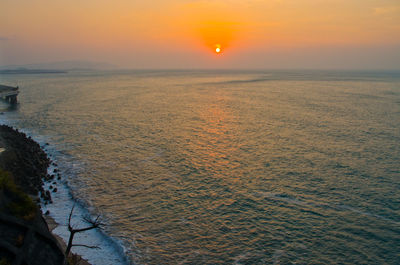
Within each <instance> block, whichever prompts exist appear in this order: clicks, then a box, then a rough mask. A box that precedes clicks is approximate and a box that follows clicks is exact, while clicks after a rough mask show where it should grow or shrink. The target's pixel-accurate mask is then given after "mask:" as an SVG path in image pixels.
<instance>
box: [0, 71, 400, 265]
mask: <svg viewBox="0 0 400 265" xmlns="http://www.w3.org/2000/svg"><path fill="white" fill-rule="evenodd" d="M0 81H1V83H5V84H10V85H15V84H18V85H19V87H20V90H21V93H20V95H19V102H20V104H19V106H18V107H17V108H16V109H9V108H8V107H7V105H6V104H4V103H2V104H3V105H2V109H3V110H2V112H6V113H5V114H4V115H2V116H1V117H0V118H1V119H2V120H4V121H5V122H6V123H7V124H10V125H13V126H16V127H18V128H21V129H23V130H24V131H25V132H28V133H30V134H31V135H32V136H33V137H34V138H35V139H37V140H39V141H41V142H42V143H45V142H48V143H49V146H48V147H47V149H48V152H50V153H51V155H52V156H53V158H54V159H55V160H56V162H57V163H58V168H59V169H60V171H61V174H62V175H63V178H64V179H67V181H68V188H70V190H71V195H72V196H73V197H74V198H75V199H77V200H78V201H80V202H81V205H82V206H84V207H86V208H87V209H89V210H90V211H91V212H92V213H100V214H102V215H103V216H104V217H105V218H106V221H107V223H108V226H107V227H106V230H105V232H106V233H107V235H108V236H111V237H112V238H113V239H114V241H110V242H113V243H107V244H106V246H105V249H108V250H109V251H110V253H118V251H119V249H120V248H119V247H118V246H123V248H124V250H125V252H126V255H127V257H128V259H129V262H134V263H137V264H294V263H296V264H317V263H318V264H399V263H400V256H399V254H398V253H400V207H399V205H400V193H399V190H400V189H399V188H400V169H399V161H400V74H399V73H389V72H333V71H331V72H328V71H292V72H283V71H272V72H271V71H125V72H122V71H120V72H70V73H67V74H48V75H47V74H38V75H1V76H0ZM57 194H59V195H55V196H59V199H58V200H57V199H55V206H54V207H55V210H54V211H55V212H54V214H55V215H57V216H59V217H58V218H59V219H61V220H62V218H63V217H62V215H64V216H66V215H67V214H68V207H62V205H63V203H64V202H65V200H66V199H67V197H69V196H70V194H69V193H68V190H64V191H63V190H59V191H58V192H57ZM63 194H64V195H63ZM57 205H58V206H57ZM57 207H58V212H57V210H56V209H57ZM82 211H85V210H84V208H82ZM88 237H89V239H87V240H88V241H89V242H91V240H92V238H94V237H96V236H93V237H91V235H88ZM98 238H100V242H101V241H102V240H101V238H102V236H100V237H98ZM103 238H105V237H104V235H103ZM99 244H101V243H99ZM81 251H82V252H85V251H87V250H85V249H83V250H81ZM105 253H107V252H104V251H99V250H97V254H93V255H94V256H96V255H97V256H98V257H97V259H95V260H96V261H95V262H96V264H101V263H102V262H103V263H104V264H109V261H107V259H106V257H105V256H108V254H105ZM102 255H103V257H102ZM114 261H115V263H118V262H120V263H123V262H124V261H123V258H118V257H116V258H114Z"/></svg>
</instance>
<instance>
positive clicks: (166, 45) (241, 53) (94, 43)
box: [0, 0, 400, 68]
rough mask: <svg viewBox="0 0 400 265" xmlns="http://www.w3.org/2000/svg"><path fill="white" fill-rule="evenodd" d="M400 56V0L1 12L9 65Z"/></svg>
mask: <svg viewBox="0 0 400 265" xmlns="http://www.w3.org/2000/svg"><path fill="white" fill-rule="evenodd" d="M217 44H219V45H221V48H222V51H223V54H222V55H221V56H216V54H215V53H214V52H213V51H214V50H215V45H217ZM399 54H400V2H399V1H398V0H362V1H361V0H269V1H263V0H247V1H245V0H219V1H218V0H214V1H211V0H210V1H196V0H169V1H167V0H153V1H133V0H115V1H109V0H83V1H75V0H69V1H66V0H56V1H55V0H2V3H1V9H0V65H5V64H24V63H36V62H50V61H63V60H89V61H106V62H110V63H112V64H115V65H117V66H120V67H134V68H185V67H191V68H213V67H214V68H220V67H223V68H240V67H244V68H297V67H302V66H304V67H307V68H313V67H317V68H319V67H325V68H330V67H332V68H340V67H341V66H343V67H346V66H350V67H354V68H357V67H361V68H362V66H365V64H371V68H400V55H399ZM340 57H341V58H342V59H343V60H344V61H343V62H341V61H340ZM373 64H375V65H373Z"/></svg>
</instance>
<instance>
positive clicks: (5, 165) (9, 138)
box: [0, 125, 50, 195]
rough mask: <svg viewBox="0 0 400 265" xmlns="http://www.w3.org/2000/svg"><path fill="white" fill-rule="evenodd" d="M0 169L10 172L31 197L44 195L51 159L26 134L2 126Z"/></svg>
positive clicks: (0, 127)
mask: <svg viewBox="0 0 400 265" xmlns="http://www.w3.org/2000/svg"><path fill="white" fill-rule="evenodd" d="M0 147H1V148H4V149H5V151H3V152H2V153H0V168H2V169H3V170H5V171H8V172H10V173H11V174H12V175H13V177H14V181H15V183H16V184H17V185H18V186H19V187H21V189H22V190H23V191H25V192H26V193H28V194H31V195H38V193H39V192H40V193H44V190H43V179H45V178H47V168H48V166H49V165H50V159H49V158H48V157H47V155H46V153H45V152H44V151H43V150H42V149H41V148H40V146H39V144H38V143H36V142H35V141H33V140H32V139H31V138H30V137H27V136H26V134H25V133H22V132H19V131H18V130H14V129H13V128H12V127H9V126H6V125H0Z"/></svg>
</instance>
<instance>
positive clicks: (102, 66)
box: [0, 61, 117, 71]
mask: <svg viewBox="0 0 400 265" xmlns="http://www.w3.org/2000/svg"><path fill="white" fill-rule="evenodd" d="M115 68H117V67H116V66H115V65H112V64H109V63H106V62H90V61H62V62H49V63H38V64H24V65H4V66H0V70H28V69H29V70H42V69H46V70H57V71H66V70H111V69H115Z"/></svg>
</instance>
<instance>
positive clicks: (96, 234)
mask: <svg viewBox="0 0 400 265" xmlns="http://www.w3.org/2000/svg"><path fill="white" fill-rule="evenodd" d="M1 122H2V123H3V124H9V125H11V126H12V125H13V124H12V122H10V121H8V120H6V118H4V119H2V120H1ZM20 131H22V132H24V133H26V134H27V135H28V136H31V137H32V138H33V139H34V140H35V141H37V142H38V143H39V144H40V145H41V146H44V145H45V144H46V143H47V139H46V138H45V137H43V136H35V135H33V134H32V133H31V132H30V131H28V130H24V129H22V130H20ZM48 149H49V148H48ZM46 152H47V154H48V156H49V157H50V158H51V159H52V160H53V161H54V160H55V158H54V155H52V153H54V152H55V150H46ZM55 162H57V161H55ZM55 168H56V167H54V166H53V165H50V167H49V168H48V174H53V171H54V169H55ZM60 173H61V175H63V174H62V172H60ZM63 177H64V176H63ZM53 182H56V183H57V184H56V185H54V184H53ZM50 186H53V188H54V187H56V188H57V192H52V193H51V196H52V201H53V203H51V204H47V205H45V204H44V203H43V202H42V203H41V207H42V212H43V213H45V212H46V211H49V212H50V216H51V217H52V218H53V219H54V220H55V221H56V222H57V223H58V224H59V226H58V227H57V228H55V229H54V230H53V233H54V234H56V235H59V236H60V237H61V238H63V239H64V241H65V242H67V241H68V238H69V232H68V228H67V222H68V216H69V213H70V211H71V209H72V207H73V206H74V205H75V208H74V213H73V218H72V224H73V225H74V227H86V226H87V225H88V224H87V223H85V221H83V219H82V218H83V217H84V216H87V215H89V214H90V213H89V211H88V210H87V209H86V208H84V207H83V206H82V205H81V204H80V203H78V202H76V201H74V200H73V198H72V196H71V193H70V189H69V187H68V184H67V182H66V180H65V179H62V180H57V177H55V178H54V179H53V180H51V181H49V182H45V184H44V188H45V190H48V189H49V187H50ZM74 243H75V244H84V245H89V246H97V247H99V248H100V249H90V248H85V247H73V248H72V251H73V252H74V253H77V254H79V255H81V256H82V257H83V258H84V259H86V260H88V261H89V263H91V264H93V265H109V264H116V265H117V264H129V261H128V260H127V258H126V255H125V250H124V248H123V247H122V244H121V243H120V242H118V241H117V240H116V239H113V238H111V237H109V236H107V235H106V234H104V233H103V232H102V231H100V230H98V229H95V230H90V231H87V232H85V233H77V234H76V235H75V237H74Z"/></svg>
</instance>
